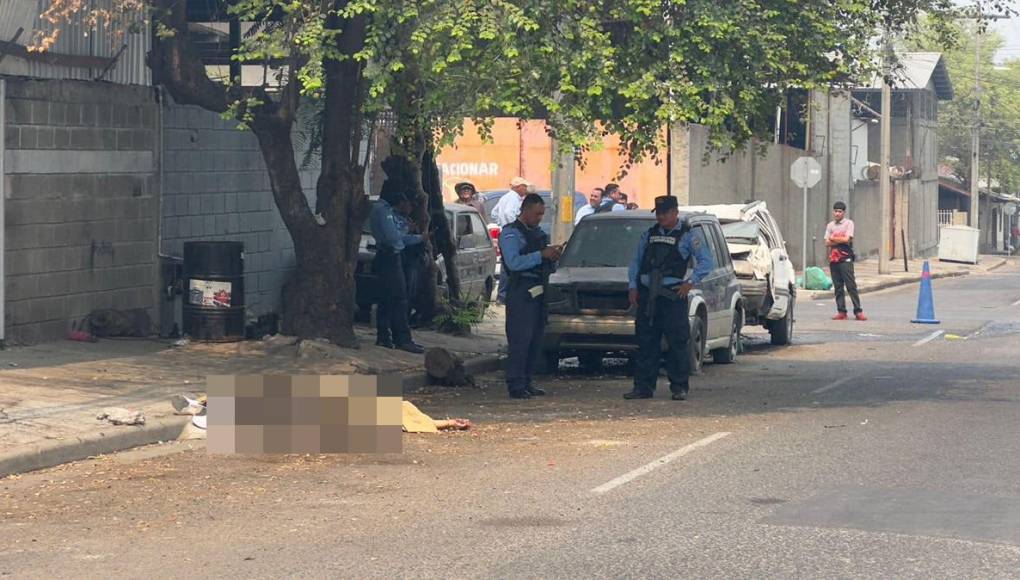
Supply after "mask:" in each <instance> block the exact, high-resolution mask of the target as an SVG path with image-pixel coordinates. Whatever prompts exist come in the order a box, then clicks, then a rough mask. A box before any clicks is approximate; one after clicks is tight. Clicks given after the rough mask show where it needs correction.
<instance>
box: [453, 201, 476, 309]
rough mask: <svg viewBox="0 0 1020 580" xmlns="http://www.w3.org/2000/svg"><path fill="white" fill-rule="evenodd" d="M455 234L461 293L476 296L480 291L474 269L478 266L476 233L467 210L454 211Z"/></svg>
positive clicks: (466, 295) (464, 295)
mask: <svg viewBox="0 0 1020 580" xmlns="http://www.w3.org/2000/svg"><path fill="white" fill-rule="evenodd" d="M453 216H454V223H455V224H456V227H455V234H456V238H457V259H456V265H457V274H458V276H459V277H460V293H461V296H462V297H465V298H466V297H469V296H474V295H475V293H476V292H477V291H478V289H477V288H476V286H477V283H478V281H477V275H476V274H474V271H475V270H477V268H476V267H475V265H474V262H475V260H476V258H477V253H478V252H477V251H476V249H475V242H474V235H473V231H472V227H471V215H470V214H469V213H468V212H466V211H458V212H454V213H453Z"/></svg>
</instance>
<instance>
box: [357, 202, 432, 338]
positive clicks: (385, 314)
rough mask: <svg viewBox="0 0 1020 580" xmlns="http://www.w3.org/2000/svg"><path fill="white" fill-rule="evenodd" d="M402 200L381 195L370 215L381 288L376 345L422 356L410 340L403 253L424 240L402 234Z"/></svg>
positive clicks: (415, 235)
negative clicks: (409, 245)
mask: <svg viewBox="0 0 1020 580" xmlns="http://www.w3.org/2000/svg"><path fill="white" fill-rule="evenodd" d="M403 200H406V197H405V195H404V194H403V193H387V194H386V195H383V196H380V198H379V201H378V202H377V203H376V204H375V205H373V206H372V211H371V213H370V214H369V216H368V224H369V228H370V230H371V232H372V237H374V238H375V247H376V250H375V259H374V260H373V261H372V269H373V271H374V272H375V275H376V279H377V281H378V285H379V286H378V287H379V306H378V309H377V310H376V341H375V343H376V344H377V345H378V346H382V347H386V348H399V349H400V350H404V351H407V352H412V353H416V354H420V353H422V352H425V349H424V348H422V346H421V345H418V344H415V343H414V341H413V340H411V329H410V328H409V327H408V323H407V282H406V280H405V278H404V267H403V263H402V260H401V252H402V251H403V250H404V248H405V247H406V245H407V243H409V242H412V243H421V241H422V237H421V235H419V234H408V233H406V232H402V231H401V229H400V223H399V222H398V219H397V216H396V213H395V209H394V208H395V207H397V206H398V205H400V203H401V202H402V201H403Z"/></svg>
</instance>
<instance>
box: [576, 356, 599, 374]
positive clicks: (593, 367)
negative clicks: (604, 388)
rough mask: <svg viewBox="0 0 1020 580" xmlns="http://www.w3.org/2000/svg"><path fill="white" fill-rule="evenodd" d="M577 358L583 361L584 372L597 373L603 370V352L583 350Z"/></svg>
mask: <svg viewBox="0 0 1020 580" xmlns="http://www.w3.org/2000/svg"><path fill="white" fill-rule="evenodd" d="M577 360H578V362H579V363H581V370H582V371H583V372H586V373H597V372H599V371H600V370H602V353H601V352H582V353H581V354H579V355H577Z"/></svg>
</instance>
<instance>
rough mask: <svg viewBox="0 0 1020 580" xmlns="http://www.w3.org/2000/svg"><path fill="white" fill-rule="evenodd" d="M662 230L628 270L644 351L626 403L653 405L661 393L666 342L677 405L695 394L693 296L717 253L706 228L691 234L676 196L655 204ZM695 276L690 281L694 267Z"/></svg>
mask: <svg viewBox="0 0 1020 580" xmlns="http://www.w3.org/2000/svg"><path fill="white" fill-rule="evenodd" d="M655 219H656V222H657V223H656V224H655V225H654V226H652V227H651V228H649V230H648V231H647V232H645V233H644V234H642V235H641V242H640V243H639V244H638V250H637V253H636V254H635V255H634V259H633V260H632V261H631V263H630V268H629V270H628V274H629V278H630V304H631V306H632V307H637V320H636V321H635V327H636V333H637V342H638V351H637V356H636V359H635V365H634V366H635V371H634V390H632V391H630V392H629V393H627V394H625V395H624V396H623V398H624V399H650V398H652V396H653V395H654V393H655V383H656V381H657V379H658V377H659V362H660V361H661V360H662V347H661V345H662V337H663V336H665V337H666V344H667V347H668V350H667V351H666V372H667V374H668V376H669V390H670V391H672V393H673V400H674V401H682V400H684V399H686V398H687V392H688V391H689V390H690V385H689V383H688V381H689V379H690V374H691V369H690V362H691V361H690V354H689V350H688V342H689V341H690V335H691V326H690V320H689V319H688V316H689V312H688V310H689V309H688V300H687V295H688V293H689V292H690V291H691V289H692V288H693V287H694V285H695V284H697V283H699V282H701V281H702V280H703V279H705V277H706V276H708V275H709V273H711V272H712V269H713V268H714V267H715V265H714V263H713V259H712V253H711V252H710V251H709V248H708V243H707V241H706V240H705V237H704V233H702V231H701V229H700V228H697V229H695V230H690V229H689V228H688V227H687V223H686V220H681V219H680V212H679V209H678V207H677V201H676V198H675V197H672V196H665V195H664V196H660V197H657V198H655ZM692 257H693V258H694V271H693V272H692V273H691V274H690V275H688V272H687V270H688V268H687V265H688V261H689V260H690V259H691V258H692Z"/></svg>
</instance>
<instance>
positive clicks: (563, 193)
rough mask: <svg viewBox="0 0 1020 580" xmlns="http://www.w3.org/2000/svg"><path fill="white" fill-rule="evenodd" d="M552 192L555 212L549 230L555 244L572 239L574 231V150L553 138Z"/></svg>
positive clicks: (551, 199)
mask: <svg viewBox="0 0 1020 580" xmlns="http://www.w3.org/2000/svg"><path fill="white" fill-rule="evenodd" d="M552 166H553V170H552V192H551V194H550V195H549V201H550V204H549V205H550V207H547V208H546V211H549V212H553V219H552V228H551V231H550V232H549V234H550V236H549V237H550V238H551V241H552V243H553V244H562V243H564V242H566V241H567V240H568V239H570V234H571V233H573V231H574V179H575V177H574V168H575V162H574V150H573V148H572V147H570V146H564V143H562V142H561V141H560V140H559V139H556V138H553V140H552Z"/></svg>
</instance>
